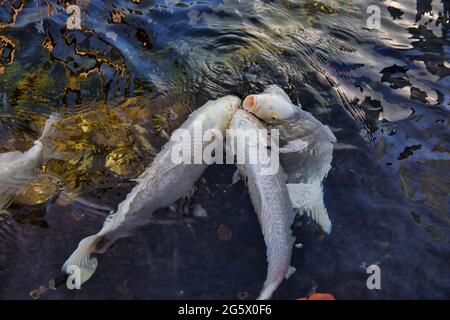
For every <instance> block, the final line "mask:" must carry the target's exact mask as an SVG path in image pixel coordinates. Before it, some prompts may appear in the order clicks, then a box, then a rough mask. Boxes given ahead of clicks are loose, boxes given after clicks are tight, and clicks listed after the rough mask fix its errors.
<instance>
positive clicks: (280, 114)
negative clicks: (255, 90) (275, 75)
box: [243, 92, 295, 121]
mask: <svg viewBox="0 0 450 320" xmlns="http://www.w3.org/2000/svg"><path fill="white" fill-rule="evenodd" d="M243 107H244V109H245V110H247V111H249V112H251V113H253V114H254V115H255V116H257V117H258V118H260V119H261V120H263V121H272V120H285V119H288V118H290V117H292V116H293V115H294V113H295V106H294V105H293V104H292V103H291V102H290V101H288V100H286V98H285V97H284V96H283V95H281V94H278V93H275V92H273V93H261V94H253V95H250V96H248V97H247V98H245V100H244V103H243Z"/></svg>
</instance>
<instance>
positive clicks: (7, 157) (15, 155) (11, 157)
mask: <svg viewBox="0 0 450 320" xmlns="http://www.w3.org/2000/svg"><path fill="white" fill-rule="evenodd" d="M21 156H23V152H20V151H11V152H6V153H2V154H0V163H2V162H4V163H9V162H13V161H15V160H17V159H19V158H20V157H21Z"/></svg>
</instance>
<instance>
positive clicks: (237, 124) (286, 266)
mask: <svg viewBox="0 0 450 320" xmlns="http://www.w3.org/2000/svg"><path fill="white" fill-rule="evenodd" d="M231 128H232V129H241V130H245V131H247V130H255V131H258V130H259V129H264V125H263V124H262V122H261V121H259V120H258V119H256V118H255V117H254V116H253V115H251V114H249V113H248V112H246V111H244V110H239V111H237V112H236V113H235V115H234V117H233V120H232V121H231ZM245 144H246V145H245V149H246V152H249V153H251V152H256V150H252V148H254V147H255V146H254V145H253V144H251V143H250V142H249V141H247V140H246V141H245ZM268 152H271V151H270V150H268ZM237 167H238V171H239V173H240V175H241V176H242V177H245V178H246V180H247V186H248V190H249V193H250V198H251V201H252V204H253V207H254V209H255V211H256V214H257V215H258V220H259V223H260V225H261V229H262V232H263V235H264V241H265V243H266V246H267V253H266V254H267V263H268V269H267V278H266V281H265V282H264V287H263V289H262V291H261V293H260V295H259V297H258V299H259V300H266V299H270V298H271V297H272V294H273V293H274V291H275V290H276V289H277V288H278V286H279V285H280V284H281V282H282V281H283V280H284V278H285V277H288V276H289V275H290V274H291V273H292V272H293V268H292V267H290V262H291V255H292V248H293V245H294V240H295V239H294V237H293V236H292V230H291V225H292V223H293V222H294V210H293V208H292V205H291V200H290V198H289V193H288V189H287V187H286V183H285V180H284V177H283V173H282V171H281V170H278V171H277V172H276V173H273V174H266V173H263V172H264V171H265V169H266V165H264V164H262V163H260V162H259V161H257V162H256V163H255V164H251V163H250V162H249V163H248V164H238V165H237Z"/></svg>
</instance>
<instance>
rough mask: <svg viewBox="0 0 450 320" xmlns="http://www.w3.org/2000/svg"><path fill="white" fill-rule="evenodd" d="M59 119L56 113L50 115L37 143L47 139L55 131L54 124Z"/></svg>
mask: <svg viewBox="0 0 450 320" xmlns="http://www.w3.org/2000/svg"><path fill="white" fill-rule="evenodd" d="M60 119H61V116H60V115H59V114H58V113H52V114H51V115H50V116H49V117H48V119H47V121H46V122H45V126H44V130H43V131H42V135H41V137H40V138H39V141H41V140H42V139H44V138H46V137H48V136H49V135H50V134H52V133H53V132H54V131H55V126H54V125H55V124H56V123H57V122H58V121H59V120H60Z"/></svg>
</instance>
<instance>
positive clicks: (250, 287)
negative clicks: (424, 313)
mask: <svg viewBox="0 0 450 320" xmlns="http://www.w3.org/2000/svg"><path fill="white" fill-rule="evenodd" d="M70 3H72V4H75V3H76V4H78V5H79V6H80V8H81V11H82V23H81V26H82V29H81V30H76V29H75V30H69V29H67V28H66V20H67V18H68V15H67V13H66V10H65V7H66V6H67V5H68V4H70ZM373 4H375V5H379V6H381V14H382V16H381V29H380V30H370V29H368V28H367V27H366V19H367V17H368V15H367V13H366V9H367V7H368V6H369V5H373ZM0 5H1V7H0V108H1V113H0V140H1V143H0V152H6V151H11V150H25V149H27V148H29V147H30V146H31V144H32V142H33V141H34V140H35V139H36V137H37V136H38V135H39V133H40V131H41V128H42V126H43V124H44V122H45V120H46V118H47V115H48V114H49V113H51V112H54V111H57V112H59V113H61V114H62V115H63V120H62V121H61V123H60V124H59V125H58V128H57V131H56V133H55V134H54V135H53V136H52V139H51V143H50V144H49V145H48V146H47V147H48V148H47V151H46V153H47V154H46V155H45V158H46V161H45V163H44V165H43V166H42V168H41V172H42V173H43V175H42V177H41V178H39V179H38V180H36V181H34V182H32V183H31V184H30V185H29V186H28V187H27V189H26V190H25V191H24V193H23V194H22V195H20V196H19V197H18V199H17V200H16V202H15V204H14V205H13V206H12V207H11V208H10V209H9V210H8V211H7V212H3V213H2V214H1V222H0V239H1V240H0V279H1V283H2V288H1V290H0V297H1V298H24V299H27V298H29V292H30V291H32V290H34V289H36V288H39V286H40V285H42V284H45V286H47V282H48V280H50V279H52V278H54V277H58V276H59V275H60V273H59V271H58V270H59V268H60V266H61V264H62V263H63V261H65V259H66V258H67V256H68V254H69V253H70V252H72V250H73V249H74V247H75V245H76V243H77V242H78V241H79V240H80V239H81V238H83V237H84V236H86V235H89V234H92V233H94V232H96V231H97V229H98V228H99V226H100V225H101V224H102V221H103V219H104V216H105V214H106V213H105V212H104V211H102V210H99V209H98V208H99V206H110V207H115V206H116V205H117V204H118V203H119V202H120V201H121V200H122V199H123V198H124V197H125V195H126V193H127V191H129V190H130V189H131V188H132V186H133V182H132V180H131V179H133V178H135V177H136V176H138V175H139V173H140V172H141V171H142V170H143V168H145V166H146V165H147V164H149V163H150V162H151V160H152V158H153V156H154V155H155V153H156V152H157V151H158V150H159V148H160V147H161V145H162V144H163V143H164V142H165V141H166V139H167V136H168V135H169V134H170V133H171V132H172V131H173V130H175V129H176V128H177V127H178V126H179V125H180V124H181V123H182V122H183V121H184V119H185V118H186V117H187V115H188V114H189V113H190V112H192V110H193V109H195V108H197V107H198V106H200V105H201V104H202V103H204V102H205V101H206V100H208V99H212V98H216V97H219V96H222V95H225V94H229V93H232V94H237V95H239V96H241V97H244V96H245V95H247V94H249V93H254V92H258V91H261V90H262V89H264V88H265V86H267V85H268V84H273V83H276V84H278V85H280V86H282V87H283V88H284V89H285V90H286V91H287V92H288V94H289V95H290V96H291V97H292V98H293V101H298V102H299V103H301V104H302V106H303V107H304V109H306V110H308V111H310V112H312V113H313V114H314V115H315V116H316V117H318V118H319V119H320V120H321V121H322V122H324V123H326V124H328V125H329V126H330V127H331V128H332V130H333V131H334V133H335V135H336V136H337V138H338V140H339V144H338V147H337V148H336V149H337V150H336V151H335V160H334V163H333V169H332V171H331V172H330V175H329V177H328V179H327V180H326V182H325V190H326V203H327V206H328V208H329V212H330V214H331V216H332V220H333V221H334V225H335V228H334V230H333V234H332V235H331V236H322V235H320V234H319V233H318V231H317V230H316V229H315V227H314V225H312V224H310V223H309V222H308V221H307V220H303V219H300V220H299V221H298V223H297V224H296V227H295V233H296V235H297V240H298V242H301V243H302V244H303V246H302V248H301V249H295V252H294V256H293V264H294V266H295V267H296V268H297V270H298V271H297V273H296V274H295V275H294V276H293V277H291V278H290V279H289V280H288V281H286V283H284V284H283V285H282V287H281V288H280V289H279V290H278V291H277V293H276V296H275V298H288V299H292V298H297V297H299V296H304V295H305V294H306V293H307V292H308V291H309V289H310V288H311V287H312V286H313V283H315V284H317V285H318V286H319V289H320V291H327V292H332V293H333V294H335V296H336V297H337V298H449V296H448V292H449V288H450V273H449V268H448V265H449V263H450V250H449V244H450V240H449V237H448V234H449V229H450V219H449V209H448V205H449V189H450V165H449V150H450V147H449V141H450V139H449V131H448V126H449V104H450V99H449V97H450V92H449V88H450V63H449V61H450V41H449V25H450V22H449V18H450V3H449V2H448V1H445V0H443V1H439V0H417V1H413V0H409V1H401V2H397V1H390V0H389V1H384V2H372V1H369V0H368V1H351V0H346V1H339V0H328V1H326V0H323V1H310V0H307V1H303V0H302V1H296V0H280V1H263V0H251V1H239V0H223V1H219V0H210V1H170V0H166V1H163V0H149V1H145V0H142V1H140V0H139V1H128V0H121V1H120V0H114V1H97V0H78V1H62V0H47V1H45V0H33V1H20V0H13V1H9V0H3V1H0ZM232 173H233V168H232V167H230V168H228V167H227V168H225V169H224V168H223V167H211V168H210V169H209V170H208V172H207V173H206V174H205V177H204V178H203V179H202V181H201V182H200V183H199V185H198V187H197V191H196V194H195V196H194V197H193V199H192V203H190V204H185V205H184V207H182V210H181V211H180V210H178V211H176V212H173V211H170V210H169V212H161V215H162V216H164V218H163V219H162V220H161V221H167V217H166V216H169V217H172V218H173V217H175V219H172V220H173V221H172V222H171V223H163V224H159V223H158V222H155V224H154V225H149V226H148V227H145V228H142V230H139V231H137V233H136V236H135V237H133V238H131V239H127V240H122V241H120V242H118V243H117V244H116V245H115V246H114V247H113V248H111V250H110V251H109V252H108V254H106V255H105V256H104V257H102V258H101V261H100V267H99V271H98V273H97V274H96V276H95V278H93V279H92V280H91V282H89V283H87V284H86V285H85V287H84V290H82V291H81V292H70V291H68V290H66V289H65V288H64V286H61V287H60V288H58V289H57V290H56V291H54V290H49V291H46V290H43V291H42V290H41V291H42V292H41V291H39V290H38V292H37V293H39V292H41V293H42V296H41V297H42V298H173V297H176V298H207V297H212V298H236V299H238V298H239V297H248V298H254V297H255V296H256V294H257V292H258V291H259V289H260V287H261V285H262V281H263V280H264V276H265V267H266V266H265V249H264V243H263V240H262V236H261V234H260V231H259V229H258V228H259V227H258V223H257V220H256V217H255V215H254V214H253V210H252V208H251V205H250V203H249V200H248V196H247V195H246V194H245V188H244V186H242V185H235V186H233V185H231V184H230V181H231V176H232ZM200 203H201V204H202V206H203V207H204V208H205V209H206V212H207V217H206V218H202V219H197V218H196V219H193V220H192V219H191V218H190V216H191V215H193V212H192V211H193V208H195V207H196V205H198V204H200ZM219 203H220V206H218V204H219ZM179 214H182V215H183V218H180V216H179ZM221 230H222V231H223V230H228V231H229V232H227V235H229V236H227V237H223V236H220V235H221V234H223V232H221ZM243 253H244V254H243ZM376 262H378V263H379V264H380V266H381V269H382V272H383V283H382V285H383V290H381V291H376V292H374V291H369V290H367V288H366V286H365V279H366V274H365V270H364V269H363V268H361V265H362V264H364V263H365V264H367V265H368V264H371V263H376ZM236 270H239V271H240V272H238V273H237V272H236ZM34 293H35V294H36V291H35V292H34ZM44 293H45V294H44Z"/></svg>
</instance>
